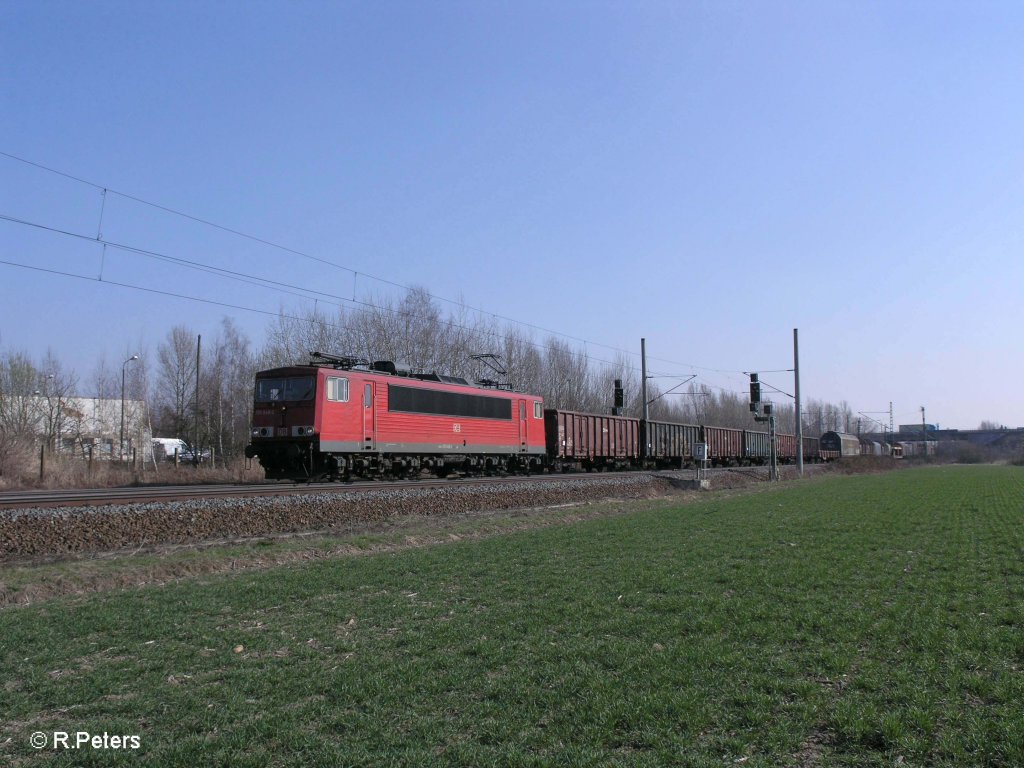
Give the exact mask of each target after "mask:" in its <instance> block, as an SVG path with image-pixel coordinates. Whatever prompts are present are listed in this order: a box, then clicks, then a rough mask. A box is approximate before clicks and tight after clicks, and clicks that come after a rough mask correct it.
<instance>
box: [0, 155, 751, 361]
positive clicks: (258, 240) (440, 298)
mask: <svg viewBox="0 0 1024 768" xmlns="http://www.w3.org/2000/svg"><path fill="white" fill-rule="evenodd" d="M0 156H2V157H6V158H8V159H10V160H14V161H16V162H19V163H24V164H25V165H29V166H32V167H33V168H38V169H40V170H43V171H46V172H47V173H52V174H55V175H57V176H62V177H64V178H66V179H70V180H72V181H75V182H77V183H80V184H84V185H86V186H89V187H92V188H93V189H96V190H99V191H101V192H102V194H103V206H104V209H105V206H106V196H107V194H111V193H112V194H115V195H118V196H119V197H123V198H124V199H126V200H131V201H133V202H136V203H139V204H140V205H145V206H149V207H151V208H154V209H156V210H159V211H163V212H165V213H169V214H172V215H174V216H180V217H182V218H184V219H188V220H189V221H194V222H196V223H198V224H202V225H204V226H208V227H212V228H214V229H218V230H221V231H222V232H227V233H229V234H232V235H235V236H237V237H241V238H245V239H247V240H250V241H252V242H256V243H260V244H261V245H266V246H268V247H270V248H276V249H278V250H280V251H283V252H285V253H290V254H292V255H294V256H299V257H301V258H304V259H309V260H311V261H314V262H317V263H319V264H323V265H326V266H330V267H334V268H335V269H340V270H343V271H345V272H349V273H351V274H352V275H354V276H358V275H362V276H363V277H368V278H370V279H371V280H375V281H377V282H380V283H383V284H385V285H390V286H392V287H395V288H401V289H403V290H406V291H411V290H413V288H412V286H408V285H405V284H403V283H398V282H395V281H393V280H388V279H387V278H383V277H378V276H376V275H372V274H369V273H367V272H360V271H358V270H355V269H352V268H351V267H346V266H344V265H342V264H338V263H336V262H333V261H330V260H328V259H324V258H321V257H319V256H314V255H312V254H310V253H306V252H305V251H300V250H297V249H295V248H290V247H288V246H286V245H281V244H280V243H275V242H273V241H271V240H266V239H264V238H262V237H258V236H256V235H252V234H249V233H248V232H243V231H241V230H238V229H234V228H232V227H228V226H225V225H223V224H218V223H217V222H214V221H210V220H209V219H204V218H201V217H199V216H195V215H193V214H190V213H186V212H184V211H179V210H177V209H175V208H171V207H169V206H166V205H161V204H160V203H155V202H152V201H150V200H146V199H144V198H141V197H137V196H136V195H131V194H128V193H127V192H121V191H120V190H116V189H112V188H111V187H108V186H104V185H102V184H98V183H96V182H94V181H90V180H88V179H83V178H81V177H80V176H75V175H74V174H71V173H67V172H66V171H61V170H58V169H56V168H51V167H49V166H46V165H43V164H42V163H37V162H34V161H32V160H28V159H26V158H24V157H19V156H18V155H13V154H11V153H9V152H3V151H0ZM101 216H102V212H101ZM101 227H102V222H101ZM101 236H102V232H98V233H97V237H96V238H88V239H92V240H97V241H100V237H101ZM424 292H425V293H426V295H427V296H429V297H431V298H433V299H436V300H437V301H443V302H446V303H448V304H452V305H454V306H457V307H462V308H465V309H468V310H471V311H473V312H477V313H479V314H481V315H489V316H490V317H493V318H495V319H498V320H504V321H505V322H509V323H514V324H516V325H520V326H523V327H526V328H532V329H534V330H537V331H542V332H543V333H547V334H551V335H554V336H559V337H561V338H564V339H569V340H571V341H576V342H580V343H583V344H592V345H594V346H597V347H601V348H603V349H608V350H611V351H613V352H619V353H621V354H625V355H629V356H631V357H639V353H638V352H632V351H630V350H626V349H621V348H619V347H614V346H611V345H609V344H602V343H600V342H595V341H588V340H587V339H583V338H580V337H578V336H572V335H569V334H566V333H560V332H559V331H555V330H552V329H550V328H545V327H543V326H540V325H535V324H533V323H527V322H524V321H522V320H516V319H515V318H511V317H507V316H505V315H500V314H496V313H494V312H490V311H488V310H484V309H480V308H479V307H473V306H470V305H468V304H465V303H463V302H460V301H456V300H454V299H448V298H445V297H443V296H438V295H437V294H434V293H431V292H430V291H424ZM353 298H354V296H353ZM649 359H651V360H656V361H658V362H662V363H667V364H669V365H678V366H680V367H684V368H695V369H698V370H703V371H710V372H714V373H723V374H729V373H735V371H727V370H723V369H718V368H707V367H704V366H699V365H693V364H691V363H681V362H678V361H675V360H668V359H665V358H658V357H650V358H649ZM630 370H635V369H630Z"/></svg>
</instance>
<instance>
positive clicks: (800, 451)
mask: <svg viewBox="0 0 1024 768" xmlns="http://www.w3.org/2000/svg"><path fill="white" fill-rule="evenodd" d="M793 379H794V380H795V384H796V387H795V392H794V394H795V395H796V471H797V473H798V474H799V475H800V477H803V476H804V417H803V414H801V413H800V339H799V333H798V331H797V329H796V328H794V329H793Z"/></svg>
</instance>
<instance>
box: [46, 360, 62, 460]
mask: <svg viewBox="0 0 1024 768" xmlns="http://www.w3.org/2000/svg"><path fill="white" fill-rule="evenodd" d="M51 381H52V382H53V383H54V385H56V383H57V374H55V373H48V374H46V382H45V386H44V389H46V410H47V418H49V417H50V416H52V415H53V413H52V411H50V408H51V404H50V387H49V383H50V382H51ZM51 427H52V428H51V430H50V431H51V432H52V433H53V450H54V453H60V449H61V441H60V389H59V388H57V417H56V418H55V419H54V420H53V423H52V424H51Z"/></svg>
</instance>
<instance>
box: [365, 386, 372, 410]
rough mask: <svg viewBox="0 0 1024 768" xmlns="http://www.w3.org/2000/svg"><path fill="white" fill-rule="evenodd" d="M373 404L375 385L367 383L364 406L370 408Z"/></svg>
mask: <svg viewBox="0 0 1024 768" xmlns="http://www.w3.org/2000/svg"><path fill="white" fill-rule="evenodd" d="M371 405H373V385H372V384H367V385H366V386H365V387H363V407H365V408H369V407H370V406H371Z"/></svg>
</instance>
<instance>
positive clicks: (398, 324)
mask: <svg viewBox="0 0 1024 768" xmlns="http://www.w3.org/2000/svg"><path fill="white" fill-rule="evenodd" d="M200 347H201V349H200ZM311 351H325V352H333V353H340V354H346V355H352V356H354V357H359V358H365V359H366V360H371V361H372V360H392V361H395V362H396V363H400V364H402V365H403V366H406V367H408V368H409V369H411V370H420V371H437V372H439V373H445V374H449V375H453V376H462V377H464V378H466V379H469V380H471V381H477V380H480V379H483V378H491V379H494V378H496V377H497V374H496V373H495V372H494V371H493V370H492V369H491V368H489V367H488V364H487V363H486V362H485V361H482V360H479V359H474V357H473V356H474V355H478V354H480V353H492V354H496V355H498V356H500V360H501V364H502V365H503V366H504V368H505V370H506V371H507V374H506V376H505V377H503V379H504V383H507V384H508V385H509V386H511V387H512V388H513V389H517V390H524V391H529V392H535V393H537V394H540V395H542V396H543V397H544V399H545V401H546V402H547V403H548V404H549V405H551V406H553V407H558V408H563V409H571V410H582V411H596V412H607V411H608V410H609V408H610V407H611V405H612V397H613V386H614V384H613V382H614V380H615V379H620V380H621V381H622V383H623V388H624V390H625V401H626V409H625V410H626V413H627V414H628V415H632V416H639V415H640V411H641V402H640V401H641V397H640V391H641V387H640V374H639V371H638V370H637V366H636V364H635V362H633V361H631V360H629V359H628V358H627V357H626V356H625V355H622V354H619V355H618V356H615V357H613V358H612V359H611V360H610V361H595V360H594V359H592V358H591V357H590V356H588V355H587V353H586V351H585V350H584V349H581V348H579V347H576V346H573V345H572V344H570V343H569V342H568V341H565V340H563V339H560V338H557V337H549V338H546V339H541V340H538V339H536V338H535V337H534V336H533V335H532V334H531V333H530V332H527V331H524V330H522V329H521V328H520V327H517V326H514V325H512V324H510V323H503V322H500V321H499V320H497V319H496V318H494V317H490V316H481V315H480V314H479V313H476V312H473V311H471V310H468V309H467V308H465V307H461V306H458V305H456V306H454V307H453V308H452V309H450V310H449V311H444V310H443V309H442V307H441V306H440V305H439V303H438V301H437V300H436V299H434V298H433V297H432V296H431V295H430V294H429V293H427V292H426V291H425V290H422V289H413V290H410V291H409V292H407V293H406V294H405V295H404V296H402V297H401V298H399V299H392V298H387V297H378V298H376V299H374V300H372V301H366V302H364V303H363V304H362V305H361V306H360V307H359V308H358V309H349V310H345V309H339V310H337V311H332V312H328V311H326V310H324V309H322V308H315V309H313V310H311V311H308V312H306V313H304V314H299V315H295V314H290V313H287V312H281V313H280V314H279V315H278V316H277V317H276V318H275V319H274V320H273V321H272V322H271V323H270V324H269V326H268V328H267V331H266V337H265V340H264V342H263V344H262V346H261V347H259V348H256V347H254V345H253V343H252V342H251V340H250V339H249V338H248V337H247V336H246V335H245V334H244V333H243V332H242V331H241V330H240V329H239V328H238V327H237V326H236V325H235V323H234V322H233V321H232V320H230V319H227V318H225V319H224V320H223V321H222V323H221V327H220V328H219V330H218V332H217V334H216V335H215V336H214V338H212V339H203V340H202V344H201V345H200V343H199V339H198V337H197V334H196V333H195V332H194V330H193V329H191V328H189V327H187V326H184V325H179V326H175V327H173V328H171V329H170V330H169V331H168V333H167V335H166V337H165V338H164V339H163V340H162V341H161V342H159V343H158V344H157V346H156V351H155V354H151V353H150V351H149V350H147V349H145V348H143V347H142V346H141V345H139V347H138V348H136V349H134V350H130V351H126V352H125V354H124V357H123V358H122V359H123V361H124V362H121V361H120V360H119V361H118V362H115V363H113V364H110V363H108V362H106V361H103V360H101V361H100V362H99V364H98V365H97V367H96V369H95V371H94V372H93V375H92V380H91V384H90V386H88V387H80V386H79V382H78V379H77V378H76V376H75V375H74V374H72V373H70V372H67V371H65V370H63V368H62V367H61V365H60V361H59V360H58V359H56V357H55V356H54V355H52V354H48V355H47V356H46V357H45V358H44V359H43V360H42V361H40V362H39V363H38V364H37V363H35V362H34V361H32V360H31V359H30V357H29V356H28V355H25V354H23V353H9V354H7V355H5V356H4V357H3V359H2V360H0V452H2V451H3V450H4V446H5V445H7V446H12V445H17V444H21V443H26V442H28V443H36V444H38V442H39V441H40V440H41V439H45V440H50V441H53V440H54V439H55V438H56V436H57V435H64V436H66V435H67V434H68V432H67V426H68V425H67V423H66V420H67V419H68V418H70V417H69V416H68V414H66V413H65V414H64V415H61V414H60V413H59V410H60V408H59V404H60V402H61V399H62V398H63V399H64V401H67V399H68V397H69V396H70V395H71V394H82V392H80V391H78V390H81V389H87V390H89V391H88V394H89V395H90V396H93V397H98V398H106V399H109V400H114V399H117V398H119V397H120V395H121V384H122V380H121V377H122V372H123V373H124V374H125V396H126V398H127V399H128V400H129V401H131V402H141V401H144V402H145V403H146V405H147V407H148V414H149V419H150V421H151V423H152V427H153V434H154V435H162V436H168V437H182V438H184V439H186V440H187V441H188V442H189V443H198V446H199V448H200V449H204V450H205V449H210V448H212V449H213V450H214V451H215V452H216V454H217V455H218V456H220V457H223V458H226V459H231V458H235V457H239V456H241V455H242V452H243V450H244V447H245V445H246V444H247V443H248V439H249V429H250V423H251V411H252V384H253V377H254V375H255V373H256V371H257V370H260V369H263V368H271V367H277V366H284V365H293V364H296V363H302V362H305V361H306V360H307V359H308V354H309V352H311ZM197 353H199V354H197ZM135 354H137V355H138V359H133V357H132V356H133V355H135ZM197 364H198V366H199V376H198V387H197V376H196V366H197ZM665 381H666V380H662V379H653V380H651V381H650V382H649V386H648V399H649V401H651V402H650V415H651V417H652V418H655V419H664V420H671V421H680V422H684V423H702V424H716V425H720V426H730V427H745V428H750V427H751V426H752V425H753V421H752V419H751V414H750V411H749V408H748V404H747V398H746V395H745V393H743V392H740V391H728V390H721V389H713V388H711V387H709V386H708V385H706V384H698V383H696V382H690V383H688V384H685V385H679V386H677V384H678V380H668V384H665ZM663 385H664V386H663ZM683 386H685V389H684V388H683ZM741 387H742V385H737V389H740V388H741ZM40 394H41V395H42V397H40ZM31 409H35V410H37V411H38V410H39V409H43V410H44V411H45V412H44V413H36V412H32V413H30V412H28V411H29V410H31ZM776 412H777V415H778V419H779V429H780V430H781V431H787V432H792V431H793V429H794V409H793V407H792V405H789V404H785V403H780V404H778V408H777V411H776ZM61 420H64V421H65V423H63V424H62V423H59V422H60V421H61ZM40 425H43V426H42V428H40ZM41 429H42V431H43V432H44V433H45V434H42V435H41V434H39V433H40V430H41ZM804 429H805V432H806V433H807V434H812V435H813V434H820V433H821V432H824V431H828V430H831V429H837V430H841V431H855V422H854V421H853V414H852V411H851V409H850V407H849V406H848V405H847V404H846V403H840V404H839V405H833V404H831V403H825V402H820V401H816V400H811V401H809V402H808V404H807V407H806V410H805V416H804Z"/></svg>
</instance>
